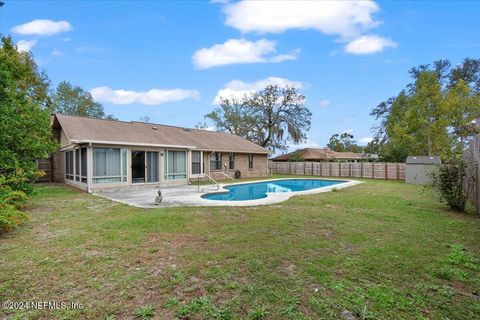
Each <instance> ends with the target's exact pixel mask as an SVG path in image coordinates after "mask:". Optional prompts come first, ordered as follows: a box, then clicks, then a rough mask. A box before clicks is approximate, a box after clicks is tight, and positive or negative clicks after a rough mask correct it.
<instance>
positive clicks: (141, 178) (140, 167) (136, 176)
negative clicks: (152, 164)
mask: <svg viewBox="0 0 480 320" xmlns="http://www.w3.org/2000/svg"><path fill="white" fill-rule="evenodd" d="M132 183H145V151H143V150H132Z"/></svg>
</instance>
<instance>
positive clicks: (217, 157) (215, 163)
mask: <svg viewBox="0 0 480 320" xmlns="http://www.w3.org/2000/svg"><path fill="white" fill-rule="evenodd" d="M210 170H222V154H221V153H220V152H214V153H213V154H212V155H211V158H210Z"/></svg>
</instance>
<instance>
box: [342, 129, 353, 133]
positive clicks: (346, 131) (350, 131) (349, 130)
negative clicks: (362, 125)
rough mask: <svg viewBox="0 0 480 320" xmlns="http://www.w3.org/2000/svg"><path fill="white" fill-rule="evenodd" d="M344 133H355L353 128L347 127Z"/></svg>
mask: <svg viewBox="0 0 480 320" xmlns="http://www.w3.org/2000/svg"><path fill="white" fill-rule="evenodd" d="M342 133H349V134H353V129H347V130H345V131H343V132H342Z"/></svg>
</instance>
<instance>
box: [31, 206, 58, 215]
mask: <svg viewBox="0 0 480 320" xmlns="http://www.w3.org/2000/svg"><path fill="white" fill-rule="evenodd" d="M24 210H25V211H26V212H28V213H30V214H31V215H37V214H42V213H49V212H52V211H53V208H46V207H37V208H31V207H27V208H25V209H24Z"/></svg>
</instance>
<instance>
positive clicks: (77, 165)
mask: <svg viewBox="0 0 480 320" xmlns="http://www.w3.org/2000/svg"><path fill="white" fill-rule="evenodd" d="M75 180H76V181H80V149H75Z"/></svg>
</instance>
